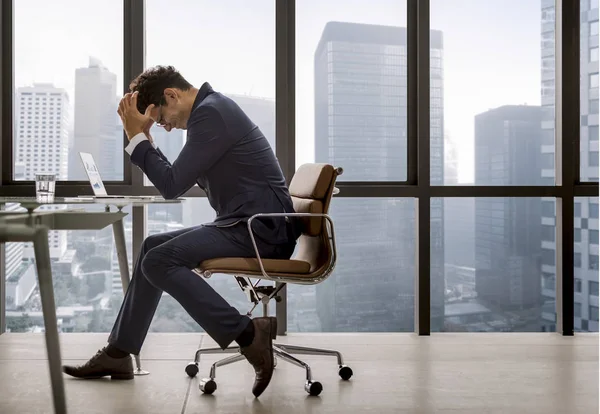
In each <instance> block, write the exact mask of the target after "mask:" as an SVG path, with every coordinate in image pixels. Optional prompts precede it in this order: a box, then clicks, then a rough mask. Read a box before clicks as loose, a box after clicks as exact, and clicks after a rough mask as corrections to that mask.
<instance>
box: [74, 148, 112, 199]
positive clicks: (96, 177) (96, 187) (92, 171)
mask: <svg viewBox="0 0 600 414" xmlns="http://www.w3.org/2000/svg"><path fill="white" fill-rule="evenodd" d="M79 156H80V157H81V162H82V163H83V168H84V169H85V172H86V174H87V176H88V178H89V180H90V184H91V185H92V190H93V191H94V195H95V196H96V197H99V196H105V195H107V193H106V188H104V184H103V183H102V178H100V173H99V172H98V167H97V166H96V162H95V161H94V157H93V156H92V154H89V153H87V152H80V153H79Z"/></svg>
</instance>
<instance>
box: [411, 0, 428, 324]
mask: <svg viewBox="0 0 600 414" xmlns="http://www.w3.org/2000/svg"><path fill="white" fill-rule="evenodd" d="M407 17H408V18H407V34H408V36H407V37H408V42H407V43H408V44H407V48H408V59H407V63H408V67H407V74H408V91H407V93H408V102H407V104H408V105H407V106H408V114H407V117H408V134H407V135H408V140H409V143H411V144H412V146H411V145H409V154H408V158H409V160H410V159H411V158H413V160H414V155H415V154H414V148H415V147H414V145H415V144H416V151H417V154H416V155H417V170H416V173H417V176H416V184H417V187H418V188H417V193H416V197H417V198H416V218H417V219H416V223H417V229H416V258H415V261H416V266H415V272H416V275H415V332H417V333H418V334H419V335H429V334H430V331H431V251H430V249H431V248H430V242H431V234H430V228H431V210H430V209H431V193H430V190H431V188H430V159H429V151H430V142H429V140H430V133H429V125H430V119H429V118H430V102H429V94H430V92H429V84H430V81H429V74H430V67H429V54H430V52H429V51H430V44H429V43H430V42H429V37H430V35H429V0H408V2H407ZM410 167H413V164H410ZM408 174H409V181H410V180H411V179H412V180H414V178H415V177H414V170H413V171H411V169H410V168H409V171H408Z"/></svg>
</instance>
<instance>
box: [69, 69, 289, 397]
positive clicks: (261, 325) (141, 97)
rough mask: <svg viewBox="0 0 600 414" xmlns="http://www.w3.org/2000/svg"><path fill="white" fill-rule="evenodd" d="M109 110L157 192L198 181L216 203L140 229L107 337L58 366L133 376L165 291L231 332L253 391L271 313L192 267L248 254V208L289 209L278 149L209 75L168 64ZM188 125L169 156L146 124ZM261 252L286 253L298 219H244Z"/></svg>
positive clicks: (271, 327) (268, 371) (264, 375)
mask: <svg viewBox="0 0 600 414" xmlns="http://www.w3.org/2000/svg"><path fill="white" fill-rule="evenodd" d="M130 91H131V92H130V93H128V94H126V95H125V96H124V97H123V99H122V100H121V102H120V104H119V109H118V113H119V115H120V117H121V120H122V121H123V127H124V129H125V133H126V134H127V138H128V139H129V145H128V146H127V147H126V148H125V150H126V151H127V153H129V154H130V157H131V162H132V163H133V164H135V165H136V166H138V167H139V168H140V169H141V170H142V171H143V172H144V173H145V174H146V176H147V177H148V178H149V179H150V181H152V183H153V184H154V186H155V187H156V188H157V189H158V190H159V191H160V193H161V194H162V196H163V197H164V198H166V199H173V198H177V197H179V196H181V195H183V194H184V193H185V192H186V191H188V190H189V189H190V188H192V187H193V186H194V185H196V184H197V185H198V186H199V187H200V188H202V189H203V190H204V191H205V192H206V194H207V196H208V200H209V202H210V204H211V206H212V207H213V208H214V209H215V210H216V213H217V218H216V219H215V221H214V222H212V223H208V224H204V225H200V226H197V227H192V228H186V229H183V230H177V231H174V232H170V233H165V234H157V235H153V236H150V237H148V238H147V239H146V240H145V241H144V243H143V245H142V249H141V253H140V256H139V258H138V260H137V262H136V265H135V268H134V271H133V278H132V281H131V284H130V286H129V289H128V291H127V293H126V295H125V300H124V302H123V305H122V306H121V310H120V312H119V315H118V317H117V320H116V322H115V325H114V327H113V330H112V332H111V334H110V337H109V339H108V346H106V347H105V348H103V349H101V350H100V351H98V353H97V354H96V355H95V356H94V357H92V359H90V360H89V361H88V362H87V363H85V364H84V365H80V366H65V367H64V371H65V372H66V373H67V374H69V375H72V376H74V377H78V378H100V377H104V376H110V377H111V378H112V379H133V364H132V361H131V356H130V354H134V355H137V354H139V352H140V349H141V347H142V344H143V342H144V339H145V337H146V334H147V332H148V328H149V326H150V322H151V321H152V317H153V315H154V312H155V311H156V308H157V306H158V302H159V299H160V297H161V294H162V292H163V291H164V292H167V293H169V294H170V295H171V296H173V297H174V298H175V299H176V300H177V301H178V302H179V303H180V304H181V305H182V306H183V307H184V309H185V310H186V311H187V312H188V313H189V314H190V316H191V317H192V318H194V320H195V321H196V322H197V323H198V324H199V325H200V326H202V328H204V330H205V331H206V332H207V334H208V335H210V336H211V337H212V338H213V339H214V340H215V341H216V342H217V343H218V344H219V346H220V347H222V348H223V349H224V348H226V347H227V346H229V345H230V344H231V343H232V342H234V341H235V342H237V344H239V346H240V349H241V353H242V354H243V355H244V356H245V357H246V358H247V360H248V361H249V362H250V364H252V365H253V367H254V369H255V372H256V379H255V382H254V386H253V388H252V392H253V394H254V395H255V396H257V397H258V396H259V395H260V394H261V393H262V392H263V391H264V390H265V389H266V387H267V386H268V384H269V382H270V380H271V376H272V374H273V349H272V337H274V336H275V335H276V330H277V323H276V319H275V318H254V319H252V320H251V319H250V318H248V317H247V316H245V315H241V314H240V313H239V312H238V311H237V310H236V309H235V308H233V307H232V306H230V305H229V304H228V303H227V302H226V301H225V300H224V299H223V298H222V297H221V296H220V295H219V294H218V293H217V292H215V290H214V289H213V288H212V287H211V286H210V285H208V284H207V283H206V281H205V280H203V279H202V278H201V277H199V276H198V275H197V274H195V273H193V272H192V270H191V269H193V268H195V267H196V266H197V265H198V264H199V263H200V262H202V261H203V260H207V259H211V258H217V257H256V255H255V252H254V247H253V245H252V243H251V239H250V235H249V232H248V229H247V221H248V218H249V217H250V216H252V215H253V214H256V213H284V212H286V213H291V212H293V211H294V209H293V205H292V200H291V196H290V194H289V191H288V189H287V186H286V184H285V180H284V177H283V174H282V172H281V169H280V167H279V164H278V162H277V159H276V158H275V155H274V154H273V151H272V149H271V147H270V145H269V143H268V142H267V140H266V139H265V137H264V135H263V134H262V132H261V131H260V129H259V128H258V127H257V126H256V125H255V124H254V123H253V122H252V121H251V120H250V119H249V118H248V117H247V116H246V115H245V114H244V112H243V111H242V110H241V109H240V108H239V106H238V105H237V104H236V103H235V102H234V101H232V100H231V99H229V98H227V97H225V96H223V95H222V94H220V93H218V92H215V91H214V90H213V89H212V88H211V86H210V85H209V84H208V83H204V84H203V85H202V86H201V87H200V88H199V89H198V88H195V87H193V86H192V85H191V84H190V83H189V82H187V81H186V80H185V79H184V78H183V76H181V74H180V73H179V72H178V71H177V70H175V69H174V68H173V67H170V66H169V67H163V66H158V67H154V68H151V69H148V70H146V71H145V72H144V73H142V74H140V75H139V76H138V77H137V78H136V79H135V80H134V81H133V82H132V83H131V85H130ZM155 122H156V123H157V124H158V125H161V126H163V127H164V128H165V129H166V130H167V131H170V130H171V129H173V128H180V129H187V143H186V144H185V146H184V147H183V149H182V151H181V153H180V154H179V156H178V157H177V159H176V160H175V161H174V162H170V161H169V160H167V159H166V157H165V156H164V155H163V154H162V152H161V151H160V150H159V149H158V148H156V147H155V146H154V143H153V142H152V137H151V136H150V133H149V131H150V127H151V126H152V125H153V124H154V123H155ZM252 226H253V233H254V235H255V238H256V241H257V244H258V248H259V253H260V255H261V257H262V258H277V259H288V258H290V257H291V255H292V253H293V251H294V247H295V245H296V240H297V238H298V237H299V229H298V228H297V224H296V223H295V222H294V221H293V220H287V219H285V218H270V219H260V220H256V221H254V222H253V225H252Z"/></svg>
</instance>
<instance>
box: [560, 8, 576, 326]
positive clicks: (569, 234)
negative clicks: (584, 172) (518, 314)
mask: <svg viewBox="0 0 600 414" xmlns="http://www.w3.org/2000/svg"><path fill="white" fill-rule="evenodd" d="M555 7H556V13H555V16H556V22H555V28H556V36H555V38H556V39H557V42H556V46H555V47H556V68H555V69H556V85H557V87H556V102H555V106H556V119H555V131H556V133H555V146H556V150H555V162H556V173H555V174H556V177H557V182H556V184H557V185H560V186H561V187H560V188H561V194H560V197H559V198H557V200H556V233H557V234H556V236H557V237H556V319H557V331H558V332H560V333H562V334H563V335H565V336H571V335H573V332H574V320H573V319H574V295H575V291H574V290H575V289H574V272H575V269H574V225H575V224H574V221H575V220H574V203H575V198H574V196H575V183H576V182H577V181H578V180H579V131H580V119H579V112H580V111H579V107H580V90H579V76H580V73H579V70H580V62H579V58H580V57H579V55H580V53H579V48H580V45H579V37H580V35H579V30H580V24H579V1H564V0H556V3H555Z"/></svg>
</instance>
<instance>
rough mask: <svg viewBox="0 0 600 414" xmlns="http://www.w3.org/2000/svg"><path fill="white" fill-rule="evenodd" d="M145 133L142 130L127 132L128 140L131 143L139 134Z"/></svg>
mask: <svg viewBox="0 0 600 414" xmlns="http://www.w3.org/2000/svg"><path fill="white" fill-rule="evenodd" d="M143 132H144V131H143V130H141V129H135V130H133V129H132V130H125V134H126V135H127V139H128V140H129V141H131V140H132V139H133V137H135V136H136V135H138V134H141V133H143Z"/></svg>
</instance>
